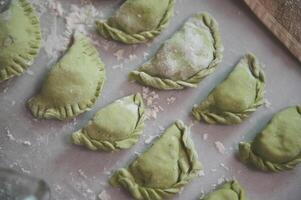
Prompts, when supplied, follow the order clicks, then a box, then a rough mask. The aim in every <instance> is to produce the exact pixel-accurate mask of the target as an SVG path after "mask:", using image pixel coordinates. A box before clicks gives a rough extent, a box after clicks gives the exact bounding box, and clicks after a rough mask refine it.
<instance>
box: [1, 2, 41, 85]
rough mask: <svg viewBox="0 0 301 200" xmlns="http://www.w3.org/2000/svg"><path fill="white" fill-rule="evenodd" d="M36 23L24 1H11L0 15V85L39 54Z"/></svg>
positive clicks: (38, 33) (19, 71)
mask: <svg viewBox="0 0 301 200" xmlns="http://www.w3.org/2000/svg"><path fill="white" fill-rule="evenodd" d="M40 42H41V30H40V23H39V19H38V18H37V16H36V15H35V13H34V10H33V8H32V7H31V5H30V4H29V3H28V2H27V1H26V0H12V3H11V5H10V8H9V9H8V10H6V11H5V12H3V13H0V48H1V51H0V82H2V81H4V80H7V79H10V78H12V77H13V76H16V75H20V74H22V73H23V72H24V71H25V70H26V69H27V68H28V66H29V65H31V64H32V62H33V59H34V58H35V57H36V55H37V54H38V52H39V49H40Z"/></svg>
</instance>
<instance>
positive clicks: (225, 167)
mask: <svg viewBox="0 0 301 200" xmlns="http://www.w3.org/2000/svg"><path fill="white" fill-rule="evenodd" d="M220 166H221V167H222V168H224V169H225V170H227V171H229V170H230V169H229V167H227V166H226V165H225V164H224V163H221V164H220Z"/></svg>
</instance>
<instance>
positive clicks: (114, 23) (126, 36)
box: [96, 0, 174, 44]
mask: <svg viewBox="0 0 301 200" xmlns="http://www.w3.org/2000/svg"><path fill="white" fill-rule="evenodd" d="M173 6H174V0H127V1H125V2H124V3H123V4H122V5H121V7H120V8H119V10H118V11H117V12H116V14H115V15H114V16H112V17H111V18H109V19H108V20H106V21H97V22H96V26H97V30H98V32H99V33H100V35H102V36H103V37H105V38H107V39H113V40H116V41H119V42H123V43H126V44H134V43H144V42H147V41H148V40H150V39H152V38H154V37H156V36H157V35H159V34H160V33H161V32H162V30H163V29H164V28H165V27H166V26H167V24H168V22H169V20H170V18H171V16H172V14H173Z"/></svg>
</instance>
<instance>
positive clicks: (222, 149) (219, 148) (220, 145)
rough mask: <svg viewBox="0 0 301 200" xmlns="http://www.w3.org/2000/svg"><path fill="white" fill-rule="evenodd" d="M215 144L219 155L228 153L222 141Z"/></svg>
mask: <svg viewBox="0 0 301 200" xmlns="http://www.w3.org/2000/svg"><path fill="white" fill-rule="evenodd" d="M214 144H215V148H216V149H217V151H218V152H219V153H221V154H225V153H226V148H225V146H224V144H223V143H221V142H220V141H216V142H214Z"/></svg>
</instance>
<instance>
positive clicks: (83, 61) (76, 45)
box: [28, 33, 105, 120]
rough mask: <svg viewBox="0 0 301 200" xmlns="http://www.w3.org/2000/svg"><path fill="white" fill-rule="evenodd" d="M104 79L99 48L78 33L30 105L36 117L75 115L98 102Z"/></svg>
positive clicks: (72, 116) (61, 117) (60, 117)
mask: <svg viewBox="0 0 301 200" xmlns="http://www.w3.org/2000/svg"><path fill="white" fill-rule="evenodd" d="M104 80H105V69H104V64H103V63H102V61H101V59H100V58H99V56H98V52H97V50H96V49H95V48H94V47H93V45H92V44H91V43H90V41H89V39H88V38H86V37H85V36H83V35H81V34H80V33H75V34H74V41H73V44H72V46H71V47H70V49H69V50H68V51H67V52H66V54H65V55H64V56H63V57H62V58H61V59H60V60H59V62H58V63H57V64H56V65H55V66H54V67H53V68H52V70H51V71H50V73H49V74H48V77H47V78H46V80H45V81H44V83H43V85H42V88H41V90H40V92H39V94H38V95H36V96H34V97H33V98H31V99H30V100H29V101H28V106H29V108H30V110H31V112H32V114H33V115H34V116H35V117H36V118H45V119H50V118H56V119H59V120H67V119H71V118H74V117H76V116H77V115H79V114H80V113H83V112H85V111H87V110H90V108H91V107H92V106H93V105H94V103H95V101H96V99H97V97H98V96H99V95H100V92H101V90H102V86H103V83H104Z"/></svg>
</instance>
